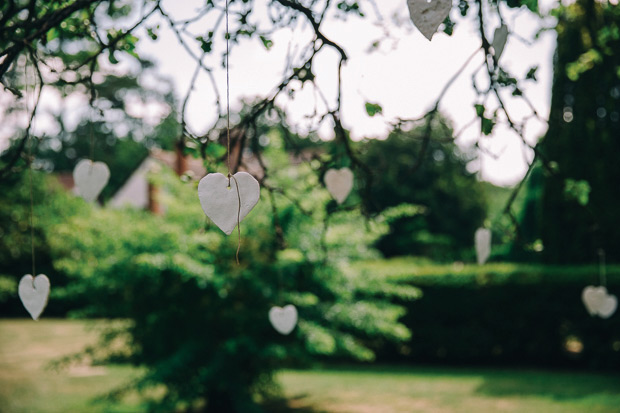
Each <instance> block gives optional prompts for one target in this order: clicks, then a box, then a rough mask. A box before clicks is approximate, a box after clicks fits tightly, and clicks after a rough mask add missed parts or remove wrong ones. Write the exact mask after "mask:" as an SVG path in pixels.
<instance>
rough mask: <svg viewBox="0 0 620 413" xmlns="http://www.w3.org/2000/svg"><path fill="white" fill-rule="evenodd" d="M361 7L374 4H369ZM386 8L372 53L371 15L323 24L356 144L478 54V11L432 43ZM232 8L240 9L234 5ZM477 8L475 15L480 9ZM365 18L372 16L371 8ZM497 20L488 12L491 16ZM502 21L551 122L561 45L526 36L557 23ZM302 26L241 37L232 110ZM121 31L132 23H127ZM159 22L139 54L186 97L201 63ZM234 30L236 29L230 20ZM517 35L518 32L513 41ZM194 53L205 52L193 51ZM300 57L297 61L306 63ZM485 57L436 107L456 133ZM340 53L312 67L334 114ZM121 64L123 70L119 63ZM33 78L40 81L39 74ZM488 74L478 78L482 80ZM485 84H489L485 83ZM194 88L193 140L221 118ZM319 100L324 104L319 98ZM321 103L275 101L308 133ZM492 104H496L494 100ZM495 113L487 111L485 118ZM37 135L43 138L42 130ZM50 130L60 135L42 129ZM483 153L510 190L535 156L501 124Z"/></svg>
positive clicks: (252, 92) (533, 132) (419, 107)
mask: <svg viewBox="0 0 620 413" xmlns="http://www.w3.org/2000/svg"><path fill="white" fill-rule="evenodd" d="M554 1H555V0H543V1H542V2H541V3H542V4H543V8H546V9H548V8H549V7H550V6H552V5H553V4H554ZM201 4H204V0H184V1H177V0H164V1H163V8H164V9H165V10H166V11H168V12H169V13H170V14H171V15H172V16H173V17H174V18H176V19H183V18H191V17H193V16H195V15H196V10H197V9H198V8H199V7H200V5H201ZM362 4H366V5H367V4H368V3H367V2H363V3H362ZM377 4H379V6H380V8H381V9H380V10H379V11H380V14H381V16H382V24H383V25H384V28H385V29H387V30H388V31H389V32H390V33H391V35H392V40H390V41H386V42H384V43H383V44H382V47H381V48H380V49H379V51H377V52H373V53H369V52H368V49H369V46H370V44H371V43H373V42H374V41H376V40H377V39H379V38H381V37H382V34H383V30H384V28H382V27H381V26H380V25H376V24H374V23H373V21H374V18H366V19H362V18H355V17H353V18H349V19H348V20H347V21H346V22H343V21H342V20H338V19H336V18H335V16H333V15H328V16H327V18H326V20H325V22H324V23H323V25H322V31H323V33H324V34H325V35H326V36H327V37H328V38H330V39H332V40H334V41H335V42H337V43H338V44H341V45H343V46H344V48H345V49H346V51H347V53H348V55H349V59H348V61H347V62H346V64H345V66H344V68H343V74H342V79H343V100H342V110H343V112H342V120H343V123H344V125H345V127H347V128H349V129H350V130H351V132H352V137H353V139H360V138H363V137H376V138H382V137H383V138H384V137H385V136H386V135H387V133H388V131H389V122H390V121H393V120H394V118H396V117H400V118H416V117H419V116H421V115H422V114H424V113H425V112H426V111H428V110H429V109H430V107H431V106H432V103H433V102H434V101H435V100H436V98H437V96H438V95H439V93H440V91H441V89H442V88H443V87H444V85H445V83H446V82H447V81H448V79H450V78H451V77H452V76H453V75H454V74H455V73H456V72H457V70H458V68H460V67H461V66H462V64H463V63H464V62H465V61H466V60H467V59H468V58H469V57H470V56H471V55H472V53H474V51H475V50H476V49H477V48H479V44H480V40H479V36H478V35H477V25H476V24H475V23H476V22H475V20H474V14H475V13H472V10H470V13H469V14H470V16H469V17H468V18H467V19H463V18H461V16H460V15H459V11H458V8H457V7H456V3H455V7H454V8H453V10H452V11H451V16H452V20H453V21H455V22H457V26H456V28H455V30H454V34H453V35H452V36H447V35H445V34H443V33H437V34H436V35H435V36H434V37H433V40H432V41H431V42H429V41H428V40H427V39H426V38H425V37H424V36H423V35H422V34H421V33H419V32H418V31H417V30H416V29H415V28H414V27H413V24H412V23H411V21H410V20H409V12H408V9H407V4H406V1H405V0H377ZM266 5H267V1H265V0H256V1H255V5H254V9H253V13H252V16H253V17H252V19H253V20H251V21H252V22H253V23H255V24H257V25H258V26H259V27H263V28H264V27H267V25H268V24H269V23H268V19H267V12H266ZM233 7H235V6H233ZM474 11H475V10H474ZM364 12H365V13H366V14H367V15H369V16H373V13H372V10H364ZM492 15H493V13H487V16H492ZM502 15H503V16H504V19H505V21H506V22H507V23H508V27H509V30H510V31H511V32H512V35H511V36H510V37H509V39H508V43H507V45H506V48H505V50H504V53H503V55H502V58H501V61H500V63H501V66H502V67H504V68H505V69H507V70H508V71H509V72H510V73H511V74H513V75H515V76H517V77H523V76H524V75H525V74H526V73H527V71H528V70H529V68H530V67H532V66H538V67H539V69H538V72H537V77H538V82H537V83H534V82H527V83H526V86H527V87H526V88H525V92H526V95H527V96H528V97H529V99H530V100H531V102H532V103H533V105H534V106H535V107H536V109H537V110H538V111H539V113H540V114H541V115H542V116H544V117H547V116H548V113H549V105H550V99H551V96H550V91H551V80H552V58H553V52H554V47H555V35H554V33H553V31H546V32H545V33H543V34H542V35H541V36H540V37H539V39H538V40H536V41H535V42H534V43H533V44H531V45H528V44H526V43H525V42H523V41H522V40H520V39H527V40H532V39H533V36H534V34H535V33H536V32H537V31H538V29H539V28H540V27H542V26H543V25H546V26H552V25H553V21H546V22H544V21H543V20H541V19H540V18H539V17H537V16H535V15H533V14H532V13H531V12H529V11H527V10H524V9H521V10H518V11H515V10H512V9H508V8H502ZM303 21H304V19H303V18H300V19H299V23H298V24H296V25H295V26H294V27H287V28H284V29H282V30H280V31H278V32H277V33H275V35H274V36H273V37H272V40H273V47H272V48H271V49H270V50H269V51H267V50H266V49H265V47H264V46H263V45H262V43H261V42H260V40H258V39H248V40H243V41H242V42H241V43H240V44H238V45H236V46H235V47H234V49H233V52H232V53H231V57H230V84H231V91H230V94H231V107H232V110H233V112H234V111H235V110H236V109H239V108H240V106H241V105H240V102H241V100H242V99H244V98H246V99H247V98H252V97H255V96H260V97H265V96H268V95H270V94H271V93H272V91H273V89H274V87H275V86H276V85H277V84H278V83H279V82H280V81H281V80H282V78H283V70H284V68H285V62H286V60H287V58H288V57H290V56H291V55H292V56H295V55H296V52H297V53H299V50H300V49H301V48H302V47H303V45H306V44H307V43H308V41H309V40H310V39H311V35H312V31H311V28H310V26H309V25H308V24H302V23H301V22H303ZM125 24H131V23H130V22H125ZM156 24H159V25H160V30H159V38H158V40H156V41H153V40H151V39H150V38H148V36H146V34H145V32H144V30H142V31H140V32H138V37H140V39H141V40H140V42H139V44H138V52H139V53H140V54H141V55H143V56H145V57H149V58H151V59H153V60H154V61H155V62H156V63H157V70H158V71H159V72H160V73H161V74H162V75H164V76H166V77H169V78H170V79H171V80H172V81H173V83H174V85H175V94H176V95H177V97H178V98H179V100H180V99H182V98H183V97H184V96H185V94H186V92H187V90H188V87H189V83H190V79H191V77H192V74H193V72H194V69H195V67H196V63H195V61H194V60H193V59H192V57H190V56H189V54H188V53H187V51H186V50H185V49H184V48H183V47H182V46H181V45H180V44H179V42H178V41H177V39H176V37H175V35H174V33H173V32H172V31H171V30H170V29H168V26H167V24H166V23H165V22H164V21H163V20H162V19H161V18H159V17H158V18H153V19H151V20H150V21H148V22H147V24H146V26H147V27H149V26H150V27H152V26H154V25H156ZM231 24H232V22H231ZM212 25H213V22H212V21H209V20H205V19H203V20H201V21H198V22H197V23H196V24H194V25H193V26H192V27H191V29H192V31H193V32H194V34H196V35H204V34H205V33H204V32H206V31H208V30H210V28H211V27H212ZM498 25H499V22H498V21H497V19H488V27H486V33H487V36H488V37H489V38H492V34H493V31H494V30H495V28H496V27H497V26H498ZM515 34H516V35H515ZM218 39H220V40H221V39H222V35H220V36H216V43H215V46H214V49H215V50H214V53H213V54H212V55H211V57H209V58H207V60H206V61H205V63H206V64H207V65H208V66H210V67H213V68H214V69H215V70H214V76H215V79H216V87H217V89H218V90H219V93H220V95H221V96H222V97H224V96H225V86H226V77H225V71H224V70H223V69H222V68H221V65H220V64H219V63H220V62H221V55H220V53H221V52H222V51H223V47H224V42H221V41H220V42H217V40H218ZM188 40H189V44H190V45H191V46H192V47H197V45H196V42H195V41H193V39H188ZM194 51H195V53H196V54H198V53H199V50H198V49H194ZM296 59H297V60H298V61H299V59H301V57H300V56H297V57H296ZM482 59H483V56H482V53H478V55H476V57H475V58H474V59H473V60H472V61H471V63H470V64H469V65H468V66H467V68H466V69H465V71H464V72H463V73H462V74H461V75H460V77H459V79H458V80H457V81H456V82H455V83H454V84H453V86H452V87H451V89H450V90H449V92H448V93H447V94H446V96H445V98H444V100H443V101H442V104H441V106H440V110H441V112H442V113H443V114H444V115H445V116H447V117H448V118H450V119H451V120H452V122H453V124H454V129H455V130H457V131H458V130H461V129H462V128H463V127H464V126H465V125H467V124H468V123H469V122H470V121H471V120H472V119H473V118H474V117H475V111H474V103H477V97H476V95H475V93H474V90H473V89H472V86H471V85H472V80H471V77H472V76H471V75H472V72H473V71H474V69H476V68H478V66H479V65H480V64H481V63H482V61H483V60H482ZM337 63H338V56H337V54H336V53H335V52H334V51H332V50H328V49H327V48H326V49H325V52H322V53H321V54H320V55H318V57H317V58H316V60H315V63H314V71H315V75H316V77H317V84H318V85H319V87H320V88H321V90H322V91H323V93H324V94H325V97H326V99H327V101H328V102H329V104H330V108H333V107H334V104H335V98H336V91H337V77H336V76H337V71H336V67H337ZM121 66H122V64H121ZM33 76H34V75H33ZM482 78H483V77H480V79H482ZM481 84H483V83H481ZM195 86H196V87H195V90H194V92H193V94H192V97H191V99H190V101H189V105H188V107H187V111H186V115H187V120H188V125H189V127H190V128H191V129H192V130H193V131H195V132H196V133H203V132H205V131H206V130H207V129H208V128H209V127H211V126H212V125H213V122H214V120H215V119H217V108H216V106H215V96H216V95H215V92H214V90H213V85H212V83H211V82H210V81H209V80H208V78H207V76H206V75H201V76H200V77H199V78H198V81H197V82H196V84H195ZM6 99H11V97H10V96H8V94H7V93H3V94H0V106H1V105H5V104H10V102H4V103H3V101H4V100H6ZM58 99H59V97H58V96H55V95H54V92H53V91H52V90H49V89H48V90H47V93H45V94H44V96H43V101H42V103H43V105H42V108H41V109H42V110H41V116H40V117H38V118H39V119H38V120H37V129H39V128H41V129H45V127H46V121H45V115H44V112H45V106H46V104H47V106H48V107H50V108H53V107H54V106H56V105H57V102H58ZM318 100H319V105H321V103H320V99H318ZM367 101H369V102H373V103H379V104H380V105H381V106H382V107H383V115H381V116H375V117H373V118H371V117H369V116H368V114H367V113H366V110H365V107H364V104H365V102H367ZM507 101H508V103H509V104H508V108H509V111H510V113H511V116H512V117H513V119H516V120H519V119H520V118H521V117H523V116H527V115H529V113H530V111H529V109H528V108H527V107H526V106H525V105H524V104H523V103H522V102H520V101H518V100H516V99H512V98H511V97H509V95H508V97H507ZM316 102H317V94H316V93H315V92H314V91H313V89H312V88H310V87H304V88H303V89H302V90H298V91H297V93H296V95H295V99H294V100H291V99H289V98H288V97H287V95H285V94H283V95H282V96H281V97H280V98H279V99H278V100H277V103H278V104H279V105H280V106H281V107H284V108H286V110H287V112H288V115H289V118H290V121H291V122H290V123H291V124H292V125H294V126H295V127H296V128H297V129H298V131H300V132H303V131H305V130H307V129H308V128H309V127H311V126H310V125H311V124H312V123H313V122H312V120H308V118H307V115H309V114H311V113H312V112H313V110H314V107H315V104H316ZM490 103H491V104H490V106H493V101H492V100H491V101H490ZM74 106H75V107H76V108H79V107H83V106H84V102H79V101H76V103H75V105H74ZM488 115H490V113H488ZM2 123H4V125H0V140H4V142H0V147H2V146H6V140H7V139H8V136H11V135H12V132H11V130H10V129H9V128H7V127H6V125H7V124H6V121H3V122H2ZM545 130H546V124H544V123H541V122H537V121H535V120H531V121H529V123H528V126H527V128H526V135H527V139H528V141H529V142H531V143H533V142H536V140H537V138H538V137H540V136H542V135H543V134H544V132H545ZM479 131H480V125H479V123H474V124H473V125H472V126H471V127H469V128H468V129H466V130H465V131H464V132H463V133H462V134H461V136H460V137H459V139H458V140H457V143H458V144H459V145H460V146H462V147H463V148H467V147H468V146H471V144H472V143H473V142H475V141H476V140H477V139H478V137H479V135H480V133H479ZM39 133H40V132H39ZM46 133H48V134H49V133H54V132H53V131H49V130H46ZM320 134H321V136H322V137H323V138H330V137H331V136H332V135H333V131H332V130H330V128H329V124H327V123H325V124H324V125H323V128H322V129H320ZM480 145H481V146H482V147H484V148H485V151H484V153H482V155H481V160H482V163H481V164H472V165H470V166H471V168H472V169H474V170H478V171H481V176H482V178H483V179H485V180H489V181H491V182H494V183H496V184H503V185H511V184H515V183H516V182H518V181H519V180H520V179H521V178H522V176H523V175H524V173H525V170H526V166H527V163H526V162H527V159H528V158H531V154H530V153H529V152H528V150H525V149H524V146H523V144H522V143H521V141H520V139H519V138H518V137H517V136H516V135H514V134H513V133H512V132H510V131H509V130H508V129H507V128H505V127H502V126H500V127H496V128H495V131H494V134H493V136H491V137H485V138H484V139H482V141H481V142H480Z"/></svg>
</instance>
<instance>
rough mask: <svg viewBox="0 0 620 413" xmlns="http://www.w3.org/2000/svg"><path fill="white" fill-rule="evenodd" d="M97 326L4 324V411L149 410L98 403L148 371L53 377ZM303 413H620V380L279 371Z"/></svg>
mask: <svg viewBox="0 0 620 413" xmlns="http://www.w3.org/2000/svg"><path fill="white" fill-rule="evenodd" d="M96 324H97V323H96V322H86V321H67V320H46V319H44V320H41V321H39V322H33V321H31V320H0V412H9V413H22V412H23V413H37V412H45V413H51V412H63V413H64V412H77V413H80V412H95V413H96V412H140V411H143V406H142V405H141V403H140V400H139V399H138V398H137V397H130V398H129V399H128V400H125V401H124V402H123V403H122V404H120V405H115V406H112V405H109V404H106V403H94V404H93V402H92V400H93V398H95V397H96V396H98V395H101V394H103V393H105V392H107V391H110V390H112V389H114V388H116V387H118V386H122V385H123V383H126V382H127V381H128V380H131V378H132V377H134V376H136V375H137V374H139V373H140V372H139V371H138V370H136V369H132V368H130V367H124V366H106V367H94V368H93V367H87V366H81V367H72V368H70V369H68V370H61V371H54V370H50V369H48V368H46V366H48V365H49V362H50V361H51V360H54V359H57V358H58V357H61V356H63V355H68V354H72V353H74V352H76V351H78V350H80V349H81V348H82V347H83V346H84V345H86V344H88V343H89V342H92V341H93V339H94V332H93V331H92V330H90V329H89V326H91V327H92V326H96ZM278 379H279V380H280V382H281V383H282V385H283V391H284V394H285V396H286V397H288V398H289V406H290V407H291V408H293V409H294V410H296V411H300V412H361V413H365V412H373V413H374V412H377V413H381V412H588V413H594V412H620V375H608V374H591V373H580V372H550V371H534V370H515V369H499V370H493V369H475V368H467V369H461V368H435V367H433V368H430V367H401V368H398V367H385V366H368V367H333V368H328V369H324V370H313V371H284V372H281V373H280V374H279V375H278Z"/></svg>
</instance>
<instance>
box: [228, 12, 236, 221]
mask: <svg viewBox="0 0 620 413" xmlns="http://www.w3.org/2000/svg"><path fill="white" fill-rule="evenodd" d="M229 37H230V32H229V30H228V0H226V144H227V148H228V150H227V154H228V163H227V167H228V186H230V176H231V175H230V73H229V64H228V55H229V54H230V46H229V41H228V40H229ZM237 224H238V223H237Z"/></svg>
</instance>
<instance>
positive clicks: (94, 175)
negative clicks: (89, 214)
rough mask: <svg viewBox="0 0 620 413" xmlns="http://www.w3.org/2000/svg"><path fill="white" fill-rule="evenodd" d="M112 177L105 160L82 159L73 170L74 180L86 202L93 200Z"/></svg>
mask: <svg viewBox="0 0 620 413" xmlns="http://www.w3.org/2000/svg"><path fill="white" fill-rule="evenodd" d="M109 179H110V169H109V168H108V165H106V164H105V163H103V162H93V161H91V160H90V159H82V160H81V161H80V162H78V164H77V165H76V166H75V169H74V170H73V181H74V182H75V186H76V188H77V190H78V193H79V194H80V196H81V197H82V198H84V200H85V201H86V202H92V201H94V200H95V199H97V197H98V196H99V194H100V193H101V191H102V190H103V188H105V186H106V185H107V183H108V180H109Z"/></svg>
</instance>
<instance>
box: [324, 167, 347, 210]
mask: <svg viewBox="0 0 620 413" xmlns="http://www.w3.org/2000/svg"><path fill="white" fill-rule="evenodd" d="M324 181H325V186H326V187H327V190H328V191H329V193H330V194H331V195H332V197H333V198H334V199H335V200H336V202H338V203H339V204H342V203H343V202H344V200H345V199H347V197H348V196H349V193H350V192H351V189H353V172H351V170H350V169H349V168H342V169H340V170H338V169H330V170H328V171H327V172H326V173H325V178H324Z"/></svg>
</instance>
